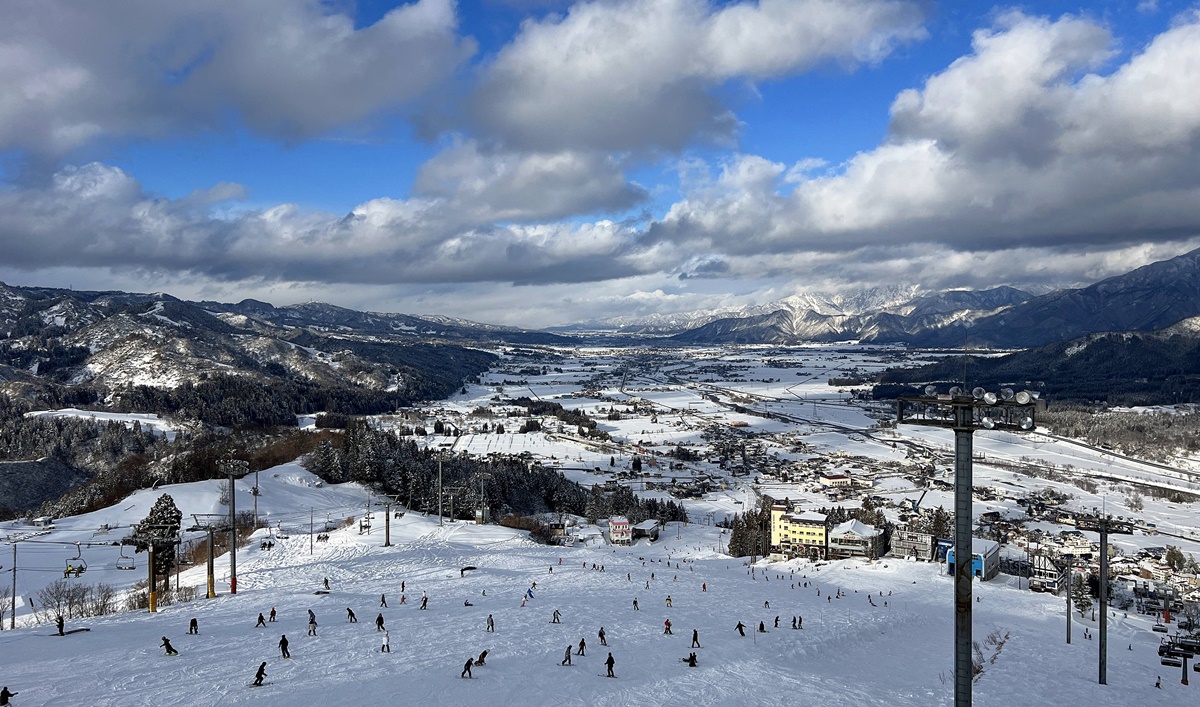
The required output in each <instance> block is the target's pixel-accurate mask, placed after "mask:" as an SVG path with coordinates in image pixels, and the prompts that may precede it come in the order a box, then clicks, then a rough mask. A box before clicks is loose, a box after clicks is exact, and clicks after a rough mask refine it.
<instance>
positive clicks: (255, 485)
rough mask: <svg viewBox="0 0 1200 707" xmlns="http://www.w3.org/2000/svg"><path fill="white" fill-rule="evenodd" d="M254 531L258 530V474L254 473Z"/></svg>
mask: <svg viewBox="0 0 1200 707" xmlns="http://www.w3.org/2000/svg"><path fill="white" fill-rule="evenodd" d="M252 492H253V494H254V529H255V530H258V472H257V471H256V472H254V488H253V489H252Z"/></svg>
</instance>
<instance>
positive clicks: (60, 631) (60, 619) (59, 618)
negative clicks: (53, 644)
mask: <svg viewBox="0 0 1200 707" xmlns="http://www.w3.org/2000/svg"><path fill="white" fill-rule="evenodd" d="M63 623H64V622H63V617H62V614H59V615H58V616H56V617H55V618H54V625H55V626H57V627H58V635H60V636H65V635H66V633H64V632H63Z"/></svg>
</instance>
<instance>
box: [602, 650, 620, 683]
mask: <svg viewBox="0 0 1200 707" xmlns="http://www.w3.org/2000/svg"><path fill="white" fill-rule="evenodd" d="M616 663H617V661H615V660H613V657H612V653H609V654H608V660H606V661H604V665H605V666H607V667H608V677H610V678H615V677H616V675H613V666H614V665H616Z"/></svg>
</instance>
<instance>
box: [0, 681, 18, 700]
mask: <svg viewBox="0 0 1200 707" xmlns="http://www.w3.org/2000/svg"><path fill="white" fill-rule="evenodd" d="M19 694H21V693H19V692H9V691H8V685H5V686H4V687H2V688H0V705H7V704H8V701H9V700H10V699H12V698H13V697H16V696H17V695H19Z"/></svg>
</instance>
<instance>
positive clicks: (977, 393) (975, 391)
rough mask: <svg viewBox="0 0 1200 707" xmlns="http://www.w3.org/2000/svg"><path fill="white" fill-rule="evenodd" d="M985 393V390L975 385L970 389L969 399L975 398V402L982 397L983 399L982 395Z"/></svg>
mask: <svg viewBox="0 0 1200 707" xmlns="http://www.w3.org/2000/svg"><path fill="white" fill-rule="evenodd" d="M985 392H986V391H985V390H984V389H983V388H982V387H981V386H978V385H977V386H975V387H974V388H972V389H971V397H972V398H975V399H976V400H979V399H980V398H982V397H983V394H984V393H985Z"/></svg>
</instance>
